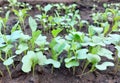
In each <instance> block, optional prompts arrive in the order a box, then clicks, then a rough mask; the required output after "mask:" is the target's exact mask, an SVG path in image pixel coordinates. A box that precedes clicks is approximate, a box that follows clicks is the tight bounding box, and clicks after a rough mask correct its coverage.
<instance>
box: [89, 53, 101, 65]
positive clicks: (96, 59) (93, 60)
mask: <svg viewBox="0 0 120 83" xmlns="http://www.w3.org/2000/svg"><path fill="white" fill-rule="evenodd" d="M87 59H88V61H89V62H91V63H93V64H97V63H98V62H100V61H101V58H100V56H98V55H96V54H90V53H89V54H88V57H87Z"/></svg>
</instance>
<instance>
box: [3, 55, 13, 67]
mask: <svg viewBox="0 0 120 83" xmlns="http://www.w3.org/2000/svg"><path fill="white" fill-rule="evenodd" d="M14 57H15V56H12V57H9V58H8V59H7V60H5V61H4V62H3V64H4V65H5V66H9V65H11V64H12V63H13V62H14V60H13V58H14Z"/></svg>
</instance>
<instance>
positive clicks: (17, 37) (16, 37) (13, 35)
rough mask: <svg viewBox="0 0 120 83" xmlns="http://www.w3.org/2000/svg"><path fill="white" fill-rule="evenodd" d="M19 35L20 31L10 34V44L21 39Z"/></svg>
mask: <svg viewBox="0 0 120 83" xmlns="http://www.w3.org/2000/svg"><path fill="white" fill-rule="evenodd" d="M21 33H22V31H20V30H18V31H14V32H12V34H11V36H10V40H11V41H12V42H14V41H16V40H17V39H19V38H20V37H21Z"/></svg>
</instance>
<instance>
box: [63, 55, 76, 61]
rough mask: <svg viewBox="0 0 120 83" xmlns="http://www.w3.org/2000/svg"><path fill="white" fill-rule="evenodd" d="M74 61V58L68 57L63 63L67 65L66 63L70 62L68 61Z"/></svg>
mask: <svg viewBox="0 0 120 83" xmlns="http://www.w3.org/2000/svg"><path fill="white" fill-rule="evenodd" d="M74 59H76V57H75V56H73V57H70V58H66V59H65V63H68V62H70V61H72V60H74Z"/></svg>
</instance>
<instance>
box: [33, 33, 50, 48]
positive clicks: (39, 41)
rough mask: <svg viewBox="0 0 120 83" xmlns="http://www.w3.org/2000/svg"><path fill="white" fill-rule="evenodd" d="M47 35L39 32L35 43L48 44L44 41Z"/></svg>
mask: <svg viewBox="0 0 120 83" xmlns="http://www.w3.org/2000/svg"><path fill="white" fill-rule="evenodd" d="M46 39H47V37H46V36H42V35H41V34H40V35H39V36H38V38H37V39H36V41H35V43H36V44H37V45H38V46H43V45H45V44H48V42H47V41H46Z"/></svg>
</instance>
